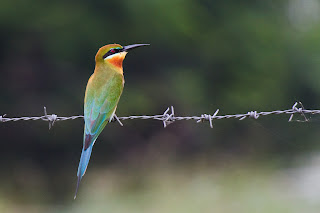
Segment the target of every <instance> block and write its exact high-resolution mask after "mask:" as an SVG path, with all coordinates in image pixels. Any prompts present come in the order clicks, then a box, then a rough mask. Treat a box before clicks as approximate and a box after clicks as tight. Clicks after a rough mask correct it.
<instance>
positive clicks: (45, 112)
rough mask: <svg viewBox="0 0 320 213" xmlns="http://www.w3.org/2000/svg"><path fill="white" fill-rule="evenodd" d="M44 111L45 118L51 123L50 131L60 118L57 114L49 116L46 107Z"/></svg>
mask: <svg viewBox="0 0 320 213" xmlns="http://www.w3.org/2000/svg"><path fill="white" fill-rule="evenodd" d="M43 110H44V117H45V118H46V119H47V121H48V122H49V130H50V129H51V127H53V124H54V122H56V120H57V118H58V116H57V115H56V114H52V115H48V114H47V108H46V107H43Z"/></svg>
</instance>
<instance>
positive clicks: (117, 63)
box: [104, 52, 127, 68]
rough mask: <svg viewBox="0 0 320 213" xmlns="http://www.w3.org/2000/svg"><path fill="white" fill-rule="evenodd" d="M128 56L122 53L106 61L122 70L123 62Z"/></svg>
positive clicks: (109, 57)
mask: <svg viewBox="0 0 320 213" xmlns="http://www.w3.org/2000/svg"><path fill="white" fill-rule="evenodd" d="M126 55H127V52H120V53H117V54H113V55H110V56H108V57H106V58H105V59H104V61H105V62H108V63H110V64H112V65H114V66H115V67H118V68H122V62H123V60H124V58H125V57H126Z"/></svg>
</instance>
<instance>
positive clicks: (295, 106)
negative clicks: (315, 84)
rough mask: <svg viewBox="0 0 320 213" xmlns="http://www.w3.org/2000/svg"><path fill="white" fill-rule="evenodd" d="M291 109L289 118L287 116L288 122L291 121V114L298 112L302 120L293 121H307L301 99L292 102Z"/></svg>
mask: <svg viewBox="0 0 320 213" xmlns="http://www.w3.org/2000/svg"><path fill="white" fill-rule="evenodd" d="M298 104H299V106H300V108H297V106H298ZM292 111H293V113H292V114H291V115H290V118H289V120H288V122H291V121H292V119H293V115H294V114H295V113H299V114H300V115H301V116H302V117H303V118H304V120H295V121H297V122H308V121H309V119H308V118H307V117H306V115H305V113H304V111H305V109H304V107H303V104H302V103H301V101H299V102H295V103H294V104H293V106H292Z"/></svg>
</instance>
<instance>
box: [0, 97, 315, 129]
mask: <svg viewBox="0 0 320 213" xmlns="http://www.w3.org/2000/svg"><path fill="white" fill-rule="evenodd" d="M43 109H44V115H43V116H33V117H19V118H8V117H5V116H6V115H5V114H4V115H0V123H1V122H2V123H4V122H9V121H21V120H25V121H28V120H34V121H35V120H43V121H47V122H49V129H51V128H52V126H53V125H54V124H55V123H56V122H57V121H66V120H74V119H78V118H82V119H83V118H84V116H83V115H75V116H69V117H60V116H57V115H56V114H52V115H48V113H47V108H46V107H44V108H43ZM218 113H219V109H217V110H216V111H215V113H214V114H212V115H211V114H201V115H200V116H176V115H175V110H174V107H173V106H171V107H168V108H167V109H166V110H165V111H164V113H163V114H160V115H131V116H126V117H117V115H116V114H114V117H113V119H112V120H111V121H117V122H118V123H119V124H120V125H121V126H123V124H122V122H121V120H122V121H124V120H129V119H130V120H132V119H142V120H146V119H153V120H157V121H161V122H162V123H163V127H164V128H166V127H167V126H168V125H170V124H172V123H173V122H175V121H182V120H195V121H196V122H197V123H200V122H204V121H209V125H210V127H211V128H213V120H215V119H216V120H220V119H228V118H234V119H238V120H240V121H241V120H244V119H246V118H254V119H258V118H260V117H261V116H266V115H280V114H290V118H289V120H288V121H289V122H292V121H296V122H308V121H310V120H309V119H308V118H307V116H306V114H320V110H308V109H305V108H304V107H303V105H302V103H301V102H295V103H294V105H293V106H292V107H291V108H290V109H286V110H274V111H270V112H257V111H255V110H253V111H249V112H247V113H244V114H233V115H218ZM294 114H300V115H301V116H302V117H303V118H304V120H294V119H293V116H294Z"/></svg>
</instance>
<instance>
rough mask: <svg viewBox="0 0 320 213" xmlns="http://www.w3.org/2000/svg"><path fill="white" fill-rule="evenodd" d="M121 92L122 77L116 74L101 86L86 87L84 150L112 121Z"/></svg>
mask: <svg viewBox="0 0 320 213" xmlns="http://www.w3.org/2000/svg"><path fill="white" fill-rule="evenodd" d="M122 90H123V76H122V75H120V74H117V73H115V74H114V75H113V76H111V77H110V78H109V80H108V81H107V82H106V83H104V84H103V85H101V86H95V87H88V89H87V92H86V99H85V106H84V108H85V109H84V119H85V139H84V144H83V146H84V150H86V149H87V148H88V147H89V146H90V145H91V144H92V143H94V141H95V140H96V139H97V137H98V136H99V134H100V133H101V131H102V130H103V128H104V127H105V125H106V124H107V123H108V121H109V120H110V119H112V116H113V115H114V113H115V110H116V107H117V104H118V102H119V99H120V96H121V93H122Z"/></svg>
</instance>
